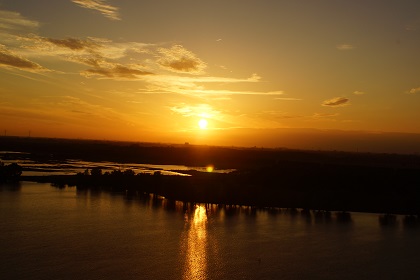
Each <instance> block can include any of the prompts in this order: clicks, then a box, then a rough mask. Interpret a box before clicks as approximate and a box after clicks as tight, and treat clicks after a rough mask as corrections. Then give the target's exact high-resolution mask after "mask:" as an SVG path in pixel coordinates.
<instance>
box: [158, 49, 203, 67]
mask: <svg viewBox="0 0 420 280" xmlns="http://www.w3.org/2000/svg"><path fill="white" fill-rule="evenodd" d="M158 52H159V54H160V55H161V57H160V58H159V59H158V60H157V63H158V64H159V65H160V66H162V67H163V68H165V69H167V70H170V71H173V72H178V73H190V74H200V73H202V72H203V70H204V69H205V68H206V67H207V64H206V63H205V62H203V61H202V60H201V59H199V58H198V57H197V56H196V55H195V54H194V53H192V52H190V51H188V50H187V49H185V48H184V47H183V46H181V45H175V46H172V47H171V48H160V49H158Z"/></svg>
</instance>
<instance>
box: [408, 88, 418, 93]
mask: <svg viewBox="0 0 420 280" xmlns="http://www.w3.org/2000/svg"><path fill="white" fill-rule="evenodd" d="M418 92H420V87H418V88H412V89H410V90H409V91H408V93H410V94H416V93H418Z"/></svg>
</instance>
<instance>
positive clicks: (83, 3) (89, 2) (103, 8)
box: [71, 0, 121, 20]
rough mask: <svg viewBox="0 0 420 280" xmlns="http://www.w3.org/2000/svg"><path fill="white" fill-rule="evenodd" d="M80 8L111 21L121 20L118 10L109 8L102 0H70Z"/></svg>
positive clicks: (112, 7)
mask: <svg viewBox="0 0 420 280" xmlns="http://www.w3.org/2000/svg"><path fill="white" fill-rule="evenodd" d="M71 1H72V2H73V3H75V4H77V5H79V6H80V7H82V8H86V9H90V10H94V11H98V12H100V13H101V14H102V15H104V16H105V17H107V18H109V19H112V20H121V18H120V16H119V14H118V8H117V7H114V6H111V5H109V4H107V3H106V1H104V0H71Z"/></svg>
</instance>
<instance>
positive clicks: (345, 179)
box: [0, 139, 420, 220]
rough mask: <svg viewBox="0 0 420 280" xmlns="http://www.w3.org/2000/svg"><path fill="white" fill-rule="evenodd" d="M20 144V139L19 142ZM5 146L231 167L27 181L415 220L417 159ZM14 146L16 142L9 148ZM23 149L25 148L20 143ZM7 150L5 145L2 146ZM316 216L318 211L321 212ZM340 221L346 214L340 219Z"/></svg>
mask: <svg viewBox="0 0 420 280" xmlns="http://www.w3.org/2000/svg"><path fill="white" fill-rule="evenodd" d="M18 140H19V141H18ZM18 140H16V141H14V142H15V146H16V147H15V148H13V144H12V143H11V142H7V141H6V140H4V139H3V140H0V142H1V141H3V142H4V143H5V148H7V149H9V150H15V151H24V152H28V153H30V156H31V157H34V158H37V159H38V160H40V159H41V158H42V157H44V159H45V160H59V159H68V158H72V159H82V160H107V161H116V162H136V163H154V164H184V165H190V166H194V165H195V166H205V165H207V164H209V163H211V164H213V165H214V166H216V167H218V168H235V169H236V170H237V171H235V172H231V173H229V174H220V173H207V172H198V171H178V172H182V173H185V174H188V175H190V176H164V175H162V174H160V172H159V171H156V172H155V173H154V174H153V175H150V174H142V173H140V174H137V175H136V174H135V173H134V171H133V170H114V171H112V172H105V173H104V172H102V170H101V169H99V168H96V169H92V170H86V171H85V172H83V173H79V174H77V175H74V176H64V175H63V176H45V177H37V178H35V177H33V178H29V177H26V178H25V179H26V180H36V181H45V182H52V183H54V184H56V185H71V186H77V187H78V188H81V189H82V188H101V189H108V190H112V191H124V192H133V193H136V192H137V193H138V192H140V193H143V192H144V193H154V194H158V195H162V196H165V197H167V198H169V199H172V200H179V201H190V202H197V203H215V204H226V205H249V206H255V207H281V208H290V209H295V208H303V209H307V210H309V209H310V210H318V211H323V212H322V213H329V211H340V212H343V213H346V212H348V211H361V212H377V213H389V214H391V213H393V214H398V213H401V214H407V215H418V214H420V157H419V156H416V155H393V154H358V153H344V152H317V151H297V150H277V149H237V148H225V147H198V146H192V145H179V146H168V145H155V146H153V145H142V144H135V143H118V142H117V143H113V142H106V141H82V140H57V139H52V140H48V139H30V140H29V139H18ZM16 143H17V144H16ZM24 144H25V145H24ZM8 145H9V146H8ZM320 213H321V212H320ZM342 216H343V219H344V220H345V218H346V215H345V214H343V215H342Z"/></svg>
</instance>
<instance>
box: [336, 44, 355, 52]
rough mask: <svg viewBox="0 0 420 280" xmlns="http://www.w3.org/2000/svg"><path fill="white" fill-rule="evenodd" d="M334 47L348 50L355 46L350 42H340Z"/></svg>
mask: <svg viewBox="0 0 420 280" xmlns="http://www.w3.org/2000/svg"><path fill="white" fill-rule="evenodd" d="M336 48H337V49H338V50H340V51H350V50H353V49H354V48H355V47H354V46H353V45H350V44H340V45H337V46H336Z"/></svg>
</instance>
